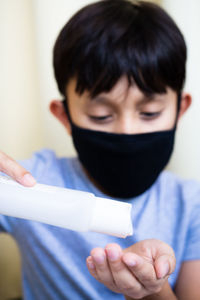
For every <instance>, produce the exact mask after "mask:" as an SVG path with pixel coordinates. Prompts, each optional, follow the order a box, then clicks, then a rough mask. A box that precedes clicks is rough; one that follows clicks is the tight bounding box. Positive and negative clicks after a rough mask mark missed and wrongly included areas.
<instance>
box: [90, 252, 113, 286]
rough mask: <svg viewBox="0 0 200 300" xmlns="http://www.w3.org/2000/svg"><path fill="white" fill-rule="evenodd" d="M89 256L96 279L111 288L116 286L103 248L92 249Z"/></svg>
mask: <svg viewBox="0 0 200 300" xmlns="http://www.w3.org/2000/svg"><path fill="white" fill-rule="evenodd" d="M91 258H92V261H93V263H94V266H95V271H96V274H97V278H98V280H99V281H101V282H102V283H104V284H106V285H107V286H109V287H110V288H111V289H115V288H116V286H115V283H114V281H113V277H112V273H111V271H110V268H109V265H108V262H107V258H106V254H105V251H104V249H102V248H95V249H93V250H92V251H91Z"/></svg>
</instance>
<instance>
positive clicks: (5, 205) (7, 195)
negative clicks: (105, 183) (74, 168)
mask: <svg viewBox="0 0 200 300" xmlns="http://www.w3.org/2000/svg"><path fill="white" fill-rule="evenodd" d="M130 212H131V205H130V204H127V203H123V202H119V201H113V200H110V199H104V198H98V197H95V196H94V195H93V194H91V193H87V192H82V191H77V190H71V189H65V188H60V187H53V186H48V185H43V184H36V185H35V186H34V187H24V186H22V185H20V184H18V183H17V182H15V181H13V180H12V179H10V178H8V177H4V176H0V214H4V215H7V216H12V217H17V218H23V219H28V220H32V221H38V222H43V223H46V224H50V225H54V226H60V227H64V228H67V229H71V230H77V231H89V230H91V231H95V232H99V233H105V234H110V235H114V236H118V237H126V236H128V235H131V234H132V233H133V230H132V223H131V215H130Z"/></svg>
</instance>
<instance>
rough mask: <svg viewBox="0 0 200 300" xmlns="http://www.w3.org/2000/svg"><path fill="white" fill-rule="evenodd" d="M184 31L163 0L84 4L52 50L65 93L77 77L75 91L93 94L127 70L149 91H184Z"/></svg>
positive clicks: (107, 87)
mask: <svg viewBox="0 0 200 300" xmlns="http://www.w3.org/2000/svg"><path fill="white" fill-rule="evenodd" d="M186 56H187V50H186V45H185V41H184V37H183V35H182V33H181V32H180V30H179V28H178V27H177V25H176V24H175V22H174V21H173V20H172V19H171V17H170V16H169V15H168V14H167V13H166V12H165V11H164V10H163V9H162V8H161V7H159V6H158V5H156V4H153V3H148V2H145V1H135V2H133V1H132V2H131V1H128V0H102V1H99V2H96V3H93V4H90V5H87V6H85V7H84V8H82V9H81V10H79V11H78V12H77V13H76V14H75V15H74V16H73V17H72V18H71V19H70V20H69V22H68V23H67V24H66V25H65V26H64V28H63V29H62V30H61V32H60V34H59V36H58V38H57V40H56V43H55V46H54V53H53V64H54V71H55V78H56V81H57V84H58V88H59V90H60V92H61V94H63V95H65V89H66V85H67V83H68V82H69V80H70V79H72V78H73V77H76V79H77V86H76V91H77V92H78V93H79V94H81V93H83V92H84V91H85V90H88V91H90V94H91V96H92V97H94V96H96V95H97V94H99V93H101V92H107V91H110V90H111V88H112V87H113V86H114V85H115V84H116V83H117V81H118V80H119V78H120V77H121V76H123V75H126V76H127V78H128V80H129V84H131V82H132V81H135V82H136V84H137V86H138V87H139V88H140V89H141V90H142V91H143V92H144V93H146V94H152V93H165V92H166V87H167V86H168V87H170V88H172V89H173V90H174V91H176V92H177V93H180V92H181V90H182V88H183V85H184V81H185V65H186Z"/></svg>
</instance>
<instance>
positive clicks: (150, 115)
mask: <svg viewBox="0 0 200 300" xmlns="http://www.w3.org/2000/svg"><path fill="white" fill-rule="evenodd" d="M160 114H161V111H158V112H141V113H140V115H141V116H142V118H143V119H146V120H153V119H156V118H157V117H159V116H160Z"/></svg>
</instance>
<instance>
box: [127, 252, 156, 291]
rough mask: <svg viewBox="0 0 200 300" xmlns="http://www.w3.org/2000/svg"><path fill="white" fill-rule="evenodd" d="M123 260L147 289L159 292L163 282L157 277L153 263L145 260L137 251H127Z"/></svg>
mask: <svg viewBox="0 0 200 300" xmlns="http://www.w3.org/2000/svg"><path fill="white" fill-rule="evenodd" d="M122 260H123V262H124V263H125V264H126V265H127V266H128V268H129V269H130V271H131V272H132V273H133V274H134V276H135V277H136V278H137V279H138V281H139V282H140V283H141V285H142V286H143V287H144V289H145V290H148V291H152V292H157V291H158V289H159V288H160V286H161V284H162V282H161V281H160V280H158V279H157V277H156V272H155V269H154V266H153V264H152V263H150V262H147V261H145V260H144V259H142V258H141V257H140V256H138V255H137V254H135V253H131V252H129V253H125V254H124V255H123V257H122Z"/></svg>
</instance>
